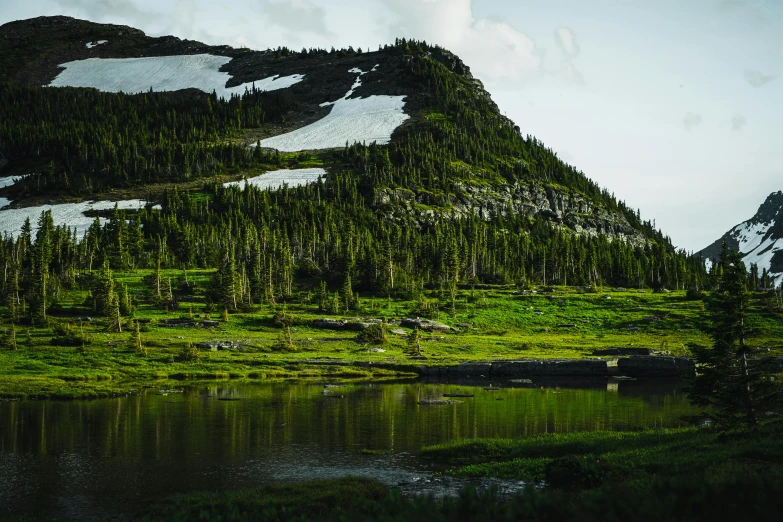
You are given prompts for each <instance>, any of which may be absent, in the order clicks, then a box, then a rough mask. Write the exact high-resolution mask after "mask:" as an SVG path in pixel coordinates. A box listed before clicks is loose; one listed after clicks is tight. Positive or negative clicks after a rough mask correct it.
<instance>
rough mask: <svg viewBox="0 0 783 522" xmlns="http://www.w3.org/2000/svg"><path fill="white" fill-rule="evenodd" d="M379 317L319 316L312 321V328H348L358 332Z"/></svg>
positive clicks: (377, 321) (375, 322)
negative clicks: (335, 317)
mask: <svg viewBox="0 0 783 522" xmlns="http://www.w3.org/2000/svg"><path fill="white" fill-rule="evenodd" d="M380 322H381V320H380V319H329V318H321V319H316V320H314V321H313V323H312V325H313V328H321V329H324V330H350V331H354V332H360V331H362V330H366V329H367V328H369V327H370V326H371V325H373V324H378V323H380Z"/></svg>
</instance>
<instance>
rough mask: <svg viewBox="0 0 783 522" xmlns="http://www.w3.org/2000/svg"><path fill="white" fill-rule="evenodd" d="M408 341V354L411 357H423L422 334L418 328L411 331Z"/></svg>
mask: <svg viewBox="0 0 783 522" xmlns="http://www.w3.org/2000/svg"><path fill="white" fill-rule="evenodd" d="M406 340H407V341H408V346H407V350H406V351H407V353H408V355H411V356H416V357H421V334H420V333H419V329H418V328H414V329H413V330H411V333H409V334H408V337H407V339H406Z"/></svg>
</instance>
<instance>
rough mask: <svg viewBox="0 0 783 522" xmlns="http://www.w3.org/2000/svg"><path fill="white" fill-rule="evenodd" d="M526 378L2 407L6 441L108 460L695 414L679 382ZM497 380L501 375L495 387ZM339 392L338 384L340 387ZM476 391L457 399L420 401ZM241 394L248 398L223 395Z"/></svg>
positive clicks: (527, 431)
mask: <svg viewBox="0 0 783 522" xmlns="http://www.w3.org/2000/svg"><path fill="white" fill-rule="evenodd" d="M567 384H568V383H565V382H563V383H548V386H549V387H536V385H527V386H525V387H518V388H513V389H502V390H500V391H493V392H491V393H490V392H487V391H485V390H484V389H483V387H480V386H470V385H465V384H461V385H460V384H433V383H430V384H422V383H413V384H374V385H346V386H345V387H341V388H335V389H333V390H332V389H329V390H328V391H329V393H322V392H324V388H323V386H322V385H316V384H283V383H280V384H269V385H247V386H231V385H225V384H216V385H212V386H208V387H204V388H190V389H186V390H185V391H184V392H183V393H170V394H168V395H158V394H156V393H154V392H149V393H145V394H143V395H140V396H132V397H126V398H118V399H103V400H95V401H73V402H54V401H38V402H36V401H30V402H8V403H2V404H0V411H2V414H3V415H2V418H3V421H2V426H1V427H0V433H2V442H0V444H2V449H3V451H7V452H11V453H30V454H39V455H45V454H48V453H61V452H67V451H74V450H76V451H79V452H84V453H86V454H88V455H95V456H97V457H101V458H106V457H111V458H117V459H127V458H156V459H172V460H185V461H187V460H190V459H193V458H195V456H198V457H199V458H200V459H202V460H203V459H206V460H211V461H215V462H241V461H243V460H245V459H247V458H253V457H254V456H259V455H262V454H263V453H264V452H265V451H270V450H272V449H275V448H279V447H283V446H291V445H294V446H303V445H304V446H317V447H318V448H319V451H321V452H322V453H329V452H334V451H354V450H359V449H362V448H372V449H392V448H393V449H394V450H396V451H411V452H416V451H417V450H418V448H420V447H421V446H422V445H425V444H434V443H438V442H443V441H446V440H450V439H454V438H462V437H483V436H487V437H495V436H497V437H518V436H524V435H531V434H535V433H544V432H568V431H581V430H604V429H626V428H628V427H642V426H660V425H679V424H680V423H679V417H680V416H681V415H683V414H687V413H692V412H691V408H690V406H689V405H688V403H687V399H686V398H685V396H684V394H683V393H682V391H681V389H680V388H679V385H677V384H675V383H660V382H645V381H630V382H619V383H618V386H617V393H612V392H607V385H606V383H605V382H604V383H603V385H602V387H595V388H590V389H585V388H567V387H566V386H567ZM496 386H497V384H496ZM332 391H333V392H334V393H331V392H332ZM460 392H463V393H464V392H468V393H472V394H474V395H475V397H474V398H464V399H460V400H461V401H462V402H461V403H459V404H454V405H444V406H425V405H420V404H419V401H420V400H421V399H422V398H440V397H442V395H443V394H444V393H460ZM221 398H233V399H241V400H231V401H226V400H220V399H221Z"/></svg>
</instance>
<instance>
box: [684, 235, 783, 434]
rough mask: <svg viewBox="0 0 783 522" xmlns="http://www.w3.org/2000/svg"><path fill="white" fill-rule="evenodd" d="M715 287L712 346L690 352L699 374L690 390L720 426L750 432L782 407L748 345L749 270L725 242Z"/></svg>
mask: <svg viewBox="0 0 783 522" xmlns="http://www.w3.org/2000/svg"><path fill="white" fill-rule="evenodd" d="M719 266H720V267H721V276H720V279H719V281H718V288H717V289H716V290H715V291H714V292H713V295H712V296H711V298H710V299H709V300H708V301H707V311H708V314H709V318H710V321H711V334H712V340H713V345H712V347H710V348H704V347H699V348H695V349H694V355H695V356H696V362H697V365H698V366H697V375H696V377H695V378H694V379H693V381H692V383H691V384H690V386H689V398H690V401H691V403H693V404H694V405H697V406H701V407H708V408H709V409H708V410H707V412H706V415H707V416H708V417H709V418H711V419H712V420H713V421H714V422H715V423H717V424H718V425H719V426H721V427H722V428H732V427H736V426H739V425H743V426H746V427H748V428H754V427H755V426H756V425H757V424H758V422H759V416H760V415H761V414H762V413H763V412H766V411H768V410H769V409H771V408H772V407H774V405H775V404H776V403H778V404H779V403H780V395H779V393H778V390H777V386H776V385H775V383H774V382H773V381H772V380H770V378H769V375H768V373H767V372H766V371H765V365H764V364H760V363H758V361H753V360H752V359H751V358H752V356H753V355H754V350H753V349H752V348H751V346H750V345H749V344H748V337H749V336H750V333H751V328H750V326H749V324H748V312H749V305H748V292H747V290H746V289H745V285H746V284H747V272H746V270H745V264H744V263H743V262H742V255H741V254H739V253H738V252H731V251H729V250H728V248H727V247H726V246H725V244H724V248H723V253H722V254H721V259H720V262H719Z"/></svg>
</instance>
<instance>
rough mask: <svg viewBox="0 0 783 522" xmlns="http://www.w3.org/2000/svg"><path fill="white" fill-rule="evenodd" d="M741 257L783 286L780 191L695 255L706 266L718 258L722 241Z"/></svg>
mask: <svg viewBox="0 0 783 522" xmlns="http://www.w3.org/2000/svg"><path fill="white" fill-rule="evenodd" d="M724 241H725V242H726V244H727V245H728V246H729V248H731V249H732V250H736V251H738V252H741V253H742V254H744V258H743V259H744V261H745V264H746V265H747V266H748V267H750V265H751V263H753V264H756V265H758V267H759V273H761V272H762V271H763V270H764V269H766V270H767V272H768V273H769V274H770V277H771V278H772V279H773V280H774V282H775V283H776V284H781V283H783V191H778V192H773V193H772V194H770V195H769V196H768V197H767V199H766V200H765V201H764V203H762V204H761V206H760V207H759V209H758V212H756V214H755V215H754V216H753V217H752V218H750V219H749V220H747V221H743V222H742V223H740V224H739V225H737V226H736V227H734V228H732V229H731V230H729V231H728V232H726V233H725V234H724V235H723V236H722V237H721V238H720V239H718V240H717V241H715V242H714V243H712V244H711V245H710V246H708V247H707V248H705V249H703V250H702V251H700V252H699V253H698V255H701V256H702V257H703V258H704V259H705V262H706V263H707V265H708V266H710V265H711V264H712V263H713V262H715V261H716V260H717V258H718V257H719V256H720V252H721V247H722V245H723V242H724Z"/></svg>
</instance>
